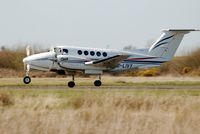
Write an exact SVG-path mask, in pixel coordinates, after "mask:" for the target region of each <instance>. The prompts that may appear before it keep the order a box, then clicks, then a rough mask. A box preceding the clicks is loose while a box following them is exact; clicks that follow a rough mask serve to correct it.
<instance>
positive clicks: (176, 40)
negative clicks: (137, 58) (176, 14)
mask: <svg viewBox="0 0 200 134" xmlns="http://www.w3.org/2000/svg"><path fill="white" fill-rule="evenodd" d="M191 31H199V30H195V29H169V30H163V34H162V35H161V36H160V38H159V39H158V40H157V41H156V42H155V43H154V44H153V45H152V46H151V48H150V49H149V55H153V56H156V57H162V58H165V59H167V60H170V59H172V57H173V56H174V54H175V52H176V50H177V48H178V47H179V45H180V43H181V41H182V39H183V37H184V35H185V34H188V33H190V32H191Z"/></svg>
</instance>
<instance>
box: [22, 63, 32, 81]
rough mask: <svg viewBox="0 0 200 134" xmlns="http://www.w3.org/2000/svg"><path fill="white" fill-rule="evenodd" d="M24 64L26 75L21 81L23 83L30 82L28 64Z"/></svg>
mask: <svg viewBox="0 0 200 134" xmlns="http://www.w3.org/2000/svg"><path fill="white" fill-rule="evenodd" d="M24 66H25V67H24V68H25V69H26V76H25V77H24V79H23V82H24V83H25V84H30V83H31V78H30V77H29V76H28V74H29V71H30V66H29V65H28V64H27V65H24Z"/></svg>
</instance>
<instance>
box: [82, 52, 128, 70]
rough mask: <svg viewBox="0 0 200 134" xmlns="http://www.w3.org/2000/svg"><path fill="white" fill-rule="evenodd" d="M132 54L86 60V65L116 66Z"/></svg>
mask: <svg viewBox="0 0 200 134" xmlns="http://www.w3.org/2000/svg"><path fill="white" fill-rule="evenodd" d="M129 56H130V55H115V56H112V57H108V58H105V59H101V60H95V61H89V62H85V64H86V65H93V66H96V67H106V68H114V67H116V66H117V65H118V64H119V63H120V62H122V61H123V60H125V59H127V58H128V57H129Z"/></svg>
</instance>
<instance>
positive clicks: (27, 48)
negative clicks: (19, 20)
mask: <svg viewBox="0 0 200 134" xmlns="http://www.w3.org/2000/svg"><path fill="white" fill-rule="evenodd" d="M32 54H34V51H32ZM30 55H31V48H30V46H29V45H28V46H26V56H27V57H28V56H30ZM24 71H25V72H26V75H28V72H29V71H30V65H29V64H26V63H24Z"/></svg>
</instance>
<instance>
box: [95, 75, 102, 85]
mask: <svg viewBox="0 0 200 134" xmlns="http://www.w3.org/2000/svg"><path fill="white" fill-rule="evenodd" d="M101 84H102V83H101V75H99V80H95V81H94V85H95V86H96V87H100V86H101Z"/></svg>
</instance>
